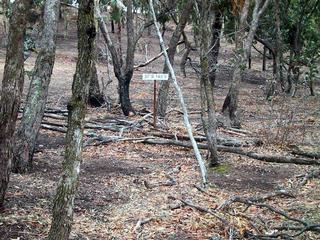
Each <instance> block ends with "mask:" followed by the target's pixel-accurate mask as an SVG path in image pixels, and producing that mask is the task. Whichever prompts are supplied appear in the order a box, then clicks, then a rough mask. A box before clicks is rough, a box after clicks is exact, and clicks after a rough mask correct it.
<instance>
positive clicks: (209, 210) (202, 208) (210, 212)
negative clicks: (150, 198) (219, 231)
mask: <svg viewBox="0 0 320 240" xmlns="http://www.w3.org/2000/svg"><path fill="white" fill-rule="evenodd" d="M169 199H172V200H178V201H180V202H182V203H183V204H184V205H186V206H189V207H192V208H194V209H196V210H198V211H200V212H204V213H209V214H210V215H212V216H214V217H216V218H217V219H219V220H220V221H221V222H222V223H223V224H225V225H230V223H229V221H228V220H227V219H225V218H224V217H222V216H220V215H219V214H218V213H217V212H215V211H214V210H211V209H207V208H204V207H201V206H198V205H195V204H193V203H191V202H189V201H187V200H183V199H181V198H176V197H173V196H169Z"/></svg>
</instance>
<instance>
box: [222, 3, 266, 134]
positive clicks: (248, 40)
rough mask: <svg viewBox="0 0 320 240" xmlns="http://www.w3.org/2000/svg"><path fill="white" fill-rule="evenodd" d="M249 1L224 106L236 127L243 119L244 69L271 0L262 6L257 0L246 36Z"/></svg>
mask: <svg viewBox="0 0 320 240" xmlns="http://www.w3.org/2000/svg"><path fill="white" fill-rule="evenodd" d="M249 2H250V1H249V0H246V1H245V3H244V6H243V9H242V12H241V17H240V24H239V31H238V34H237V36H236V53H237V59H236V63H235V66H234V72H233V76H232V82H231V86H230V88H229V92H228V94H227V96H226V98H225V100H224V103H223V106H222V112H225V111H226V110H227V109H228V113H229V118H230V121H231V125H232V126H233V127H236V128H240V127H241V120H240V116H239V113H238V98H239V88H240V83H241V79H242V76H243V72H244V69H245V68H246V63H247V61H248V56H249V54H250V53H251V47H252V41H253V38H254V35H255V33H256V30H257V28H258V23H259V18H260V16H261V15H262V13H263V12H264V11H265V9H266V7H267V6H268V4H269V2H270V0H266V1H265V2H264V3H263V5H262V6H260V5H261V0H255V6H254V10H253V13H252V21H251V24H250V30H249V33H248V35H247V36H245V22H246V19H247V17H248V10H249Z"/></svg>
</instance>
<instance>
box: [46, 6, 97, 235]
mask: <svg viewBox="0 0 320 240" xmlns="http://www.w3.org/2000/svg"><path fill="white" fill-rule="evenodd" d="M94 5H95V4H94V0H82V1H79V13H78V52H79V53H78V61H77V67H76V73H75V75H74V79H73V84H72V98H71V100H70V102H69V104H68V110H69V114H68V131H67V136H66V151H65V160H64V164H63V173H62V177H61V179H60V182H59V186H58V189H57V193H56V196H55V199H54V204H53V218H52V223H51V228H50V232H49V236H48V239H49V240H67V239H69V234H70V231H71V225H72V221H73V206H74V198H75V193H76V190H77V185H78V179H79V173H80V164H81V162H82V139H83V127H84V118H85V112H86V104H87V98H88V94H89V84H90V79H91V74H92V66H93V64H94V40H95V37H96V28H95V17H94Z"/></svg>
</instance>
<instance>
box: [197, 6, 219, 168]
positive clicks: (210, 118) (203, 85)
mask: <svg viewBox="0 0 320 240" xmlns="http://www.w3.org/2000/svg"><path fill="white" fill-rule="evenodd" d="M199 16H200V18H199V19H197V22H196V24H197V26H198V27H199V31H200V32H199V36H200V39H199V40H200V67H201V77H200V97H201V120H202V125H203V129H204V132H205V135H206V138H207V142H208V143H207V145H208V153H209V154H208V157H209V166H210V167H213V166H216V165H217V164H218V161H219V158H218V152H217V119H216V113H215V109H214V106H215V104H214V97H213V83H214V82H212V81H211V80H212V79H210V73H209V68H210V67H211V66H210V67H209V57H208V52H209V51H210V50H209V38H208V37H209V35H210V21H211V16H210V4H209V1H207V0H204V1H202V2H201V10H200V13H199ZM211 28H212V27H211ZM213 30H215V29H213ZM211 34H212V35H213V36H212V37H211V43H212V41H213V39H214V38H216V37H217V36H215V35H216V33H211ZM218 38H219V36H218ZM217 40H218V39H217V38H216V41H215V42H214V43H213V44H217ZM218 41H219V40H218ZM211 47H213V49H214V48H215V47H214V46H211ZM212 51H214V50H212ZM216 54H217V53H211V55H215V56H211V57H210V58H211V60H212V61H214V58H215V57H216V58H217V55H216ZM216 60H217V59H216Z"/></svg>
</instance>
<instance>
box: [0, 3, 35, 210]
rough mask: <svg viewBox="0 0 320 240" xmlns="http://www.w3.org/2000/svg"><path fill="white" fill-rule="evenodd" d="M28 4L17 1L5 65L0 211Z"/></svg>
mask: <svg viewBox="0 0 320 240" xmlns="http://www.w3.org/2000/svg"><path fill="white" fill-rule="evenodd" d="M30 6H31V1H29V0H28V1H24V0H16V1H15V2H14V4H13V12H12V16H11V18H10V28H9V35H8V44H7V52H6V62H5V67H4V75H3V80H2V90H1V100H0V181H1V182H0V208H2V207H3V204H4V197H5V193H6V190H7V186H8V183H9V175H10V168H11V162H12V144H13V134H14V130H15V126H16V120H17V115H18V111H19V106H20V101H21V95H22V91H23V84H24V69H23V68H24V64H23V63H24V57H23V44H24V35H25V30H26V23H27V21H26V12H27V10H28V9H29V8H30Z"/></svg>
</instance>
